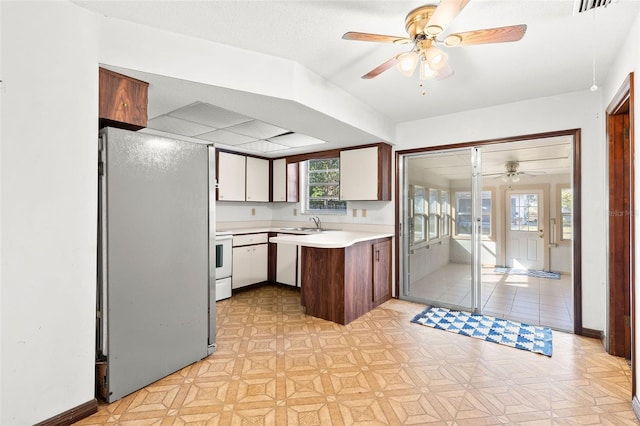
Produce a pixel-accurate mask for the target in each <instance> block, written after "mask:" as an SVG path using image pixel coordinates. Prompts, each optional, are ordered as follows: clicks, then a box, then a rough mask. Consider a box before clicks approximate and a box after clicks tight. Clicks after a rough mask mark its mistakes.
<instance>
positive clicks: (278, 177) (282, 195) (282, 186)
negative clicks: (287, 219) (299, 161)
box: [271, 158, 287, 202]
mask: <svg viewBox="0 0 640 426" xmlns="http://www.w3.org/2000/svg"><path fill="white" fill-rule="evenodd" d="M271 184H272V186H273V202H279V201H287V160H285V159H284V158H281V159H279V160H273V179H272V183H271Z"/></svg>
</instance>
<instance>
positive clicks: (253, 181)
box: [246, 157, 269, 202]
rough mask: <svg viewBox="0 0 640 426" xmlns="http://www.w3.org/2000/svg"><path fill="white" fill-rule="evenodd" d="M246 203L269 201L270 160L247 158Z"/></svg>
mask: <svg viewBox="0 0 640 426" xmlns="http://www.w3.org/2000/svg"><path fill="white" fill-rule="evenodd" d="M246 201H263V202H268V201H269V160H264V159H262V158H255V157H247V192H246Z"/></svg>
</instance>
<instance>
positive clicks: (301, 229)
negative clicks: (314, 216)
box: [280, 228, 336, 233]
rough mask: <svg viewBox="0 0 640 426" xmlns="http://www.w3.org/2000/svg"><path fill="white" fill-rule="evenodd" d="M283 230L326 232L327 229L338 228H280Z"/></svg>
mask: <svg viewBox="0 0 640 426" xmlns="http://www.w3.org/2000/svg"><path fill="white" fill-rule="evenodd" d="M280 230H281V231H295V232H309V233H316V232H325V231H336V229H318V228H280Z"/></svg>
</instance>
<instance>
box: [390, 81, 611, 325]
mask: <svg viewBox="0 0 640 426" xmlns="http://www.w3.org/2000/svg"><path fill="white" fill-rule="evenodd" d="M576 128H580V129H582V133H581V135H582V188H583V191H584V192H585V193H587V194H589V196H588V197H584V198H583V209H582V229H583V234H582V247H583V252H582V278H583V280H582V303H583V305H582V306H583V309H582V315H583V318H582V326H583V327H585V328H591V329H596V330H603V329H604V324H605V303H604V300H605V287H604V283H605V269H606V264H605V254H606V251H605V245H604V243H603V242H604V241H605V239H604V236H605V231H606V230H605V213H606V212H605V207H604V194H605V182H606V176H605V153H606V150H605V147H606V144H605V142H604V141H605V139H604V120H603V117H602V98H601V91H598V92H595V93H593V92H590V91H589V89H588V88H585V91H583V92H575V93H568V94H564V95H558V96H552V97H548V98H538V99H532V100H528V101H522V102H516V103H512V104H508V105H500V106H495V107H491V108H485V109H480V110H473V111H466V112H462V113H458V114H451V115H446V116H440V117H434V118H429V119H424V120H417V121H412V122H406V123H401V124H399V125H398V127H397V131H396V138H397V140H396V142H397V146H396V149H397V150H403V149H409V148H417V147H425V146H438V145H448V144H457V143H463V142H473V141H482V140H487V139H496V138H502V137H509V136H518V135H527V134H534V133H543V132H550V131H557V130H568V129H576ZM425 129H429V132H425V131H424V130H425Z"/></svg>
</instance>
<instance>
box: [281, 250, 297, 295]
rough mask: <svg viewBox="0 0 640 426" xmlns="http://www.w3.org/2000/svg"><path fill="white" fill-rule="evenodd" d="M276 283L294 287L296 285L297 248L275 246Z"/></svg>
mask: <svg viewBox="0 0 640 426" xmlns="http://www.w3.org/2000/svg"><path fill="white" fill-rule="evenodd" d="M276 246H277V251H276V281H277V282H279V283H280V284H287V285H290V286H293V287H295V286H296V284H297V273H296V272H297V266H298V246H295V245H291V244H277V245H276Z"/></svg>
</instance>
